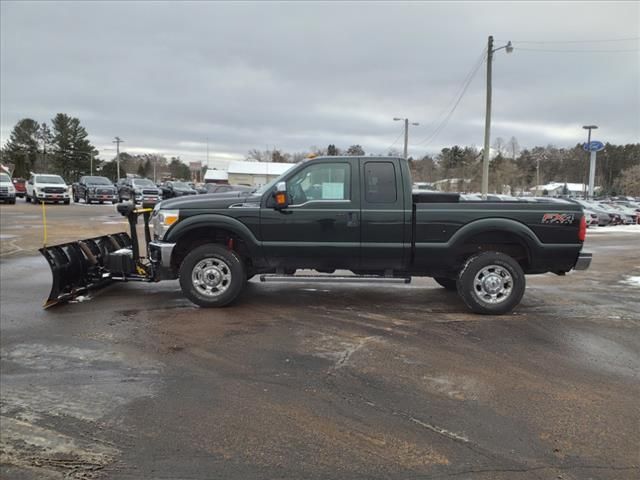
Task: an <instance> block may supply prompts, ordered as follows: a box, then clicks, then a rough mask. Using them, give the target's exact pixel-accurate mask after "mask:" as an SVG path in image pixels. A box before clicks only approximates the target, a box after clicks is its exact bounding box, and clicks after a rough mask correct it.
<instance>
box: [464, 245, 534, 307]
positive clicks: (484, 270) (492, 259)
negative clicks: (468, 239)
mask: <svg viewBox="0 0 640 480" xmlns="http://www.w3.org/2000/svg"><path fill="white" fill-rule="evenodd" d="M525 284H526V282H525V277H524V272H523V271H522V267H520V264H519V263H518V262H516V261H515V260H514V259H513V258H511V257H510V256H509V255H506V254H504V253H501V252H483V253H480V254H478V255H474V256H472V257H470V258H469V259H468V260H467V262H466V264H465V266H464V267H463V268H462V270H461V271H460V274H459V275H458V282H457V286H458V294H459V295H460V296H461V297H462V300H464V303H466V304H467V306H468V307H469V308H470V309H471V310H473V311H474V312H476V313H481V314H484V315H502V314H505V313H509V312H510V311H511V310H513V309H514V308H515V307H516V306H517V305H518V304H519V303H520V300H521V299H522V295H524V289H525Z"/></svg>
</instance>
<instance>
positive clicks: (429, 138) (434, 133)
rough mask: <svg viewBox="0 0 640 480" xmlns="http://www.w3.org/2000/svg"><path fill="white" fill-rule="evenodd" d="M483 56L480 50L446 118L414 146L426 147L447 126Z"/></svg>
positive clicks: (483, 53) (483, 52)
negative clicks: (424, 144)
mask: <svg viewBox="0 0 640 480" xmlns="http://www.w3.org/2000/svg"><path fill="white" fill-rule="evenodd" d="M485 55H486V49H484V50H482V53H481V54H480V57H479V58H478V60H476V62H475V64H474V65H473V67H472V69H471V70H470V71H469V73H468V74H467V76H466V77H465V80H464V83H463V85H462V88H461V90H460V92H459V93H458V95H457V96H456V97H454V99H455V101H454V103H453V105H452V106H451V108H450V110H449V112H448V113H447V114H446V116H445V117H444V118H443V119H442V121H441V122H440V124H439V125H438V126H437V127H436V128H435V130H433V131H432V132H431V133H430V134H429V135H428V136H427V137H425V138H424V139H423V140H421V141H420V142H418V143H415V144H414V145H422V144H423V143H426V145H428V144H429V143H431V141H432V140H433V139H434V138H435V137H436V136H437V135H438V134H439V133H440V132H441V131H442V130H443V129H444V128H445V127H446V126H447V124H448V123H449V120H450V119H451V117H452V116H453V113H454V112H455V111H456V108H458V105H459V104H460V101H461V100H462V97H464V94H465V93H466V92H467V89H468V88H469V85H471V81H472V80H473V79H474V77H475V75H476V73H477V72H478V69H479V68H480V67H481V66H482V64H483V63H484V60H485ZM443 113H444V111H443ZM440 116H441V115H440ZM432 125H433V124H432Z"/></svg>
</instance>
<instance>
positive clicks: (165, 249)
mask: <svg viewBox="0 0 640 480" xmlns="http://www.w3.org/2000/svg"><path fill="white" fill-rule="evenodd" d="M175 246H176V244H175V243H169V242H160V241H158V240H155V241H153V242H149V255H150V257H151V260H152V261H153V263H154V264H156V265H157V266H158V267H160V268H162V269H171V255H172V253H173V249H174V247H175Z"/></svg>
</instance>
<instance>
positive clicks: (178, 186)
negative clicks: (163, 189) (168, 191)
mask: <svg viewBox="0 0 640 480" xmlns="http://www.w3.org/2000/svg"><path fill="white" fill-rule="evenodd" d="M173 186H174V187H177V188H191V186H189V185H188V184H186V183H184V182H173Z"/></svg>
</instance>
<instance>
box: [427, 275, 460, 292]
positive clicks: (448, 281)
mask: <svg viewBox="0 0 640 480" xmlns="http://www.w3.org/2000/svg"><path fill="white" fill-rule="evenodd" d="M433 279H434V280H435V281H436V282H437V283H438V284H439V285H440V286H441V287H444V288H446V289H447V290H451V291H455V290H457V289H458V282H457V281H456V279H455V278H446V277H433Z"/></svg>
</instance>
